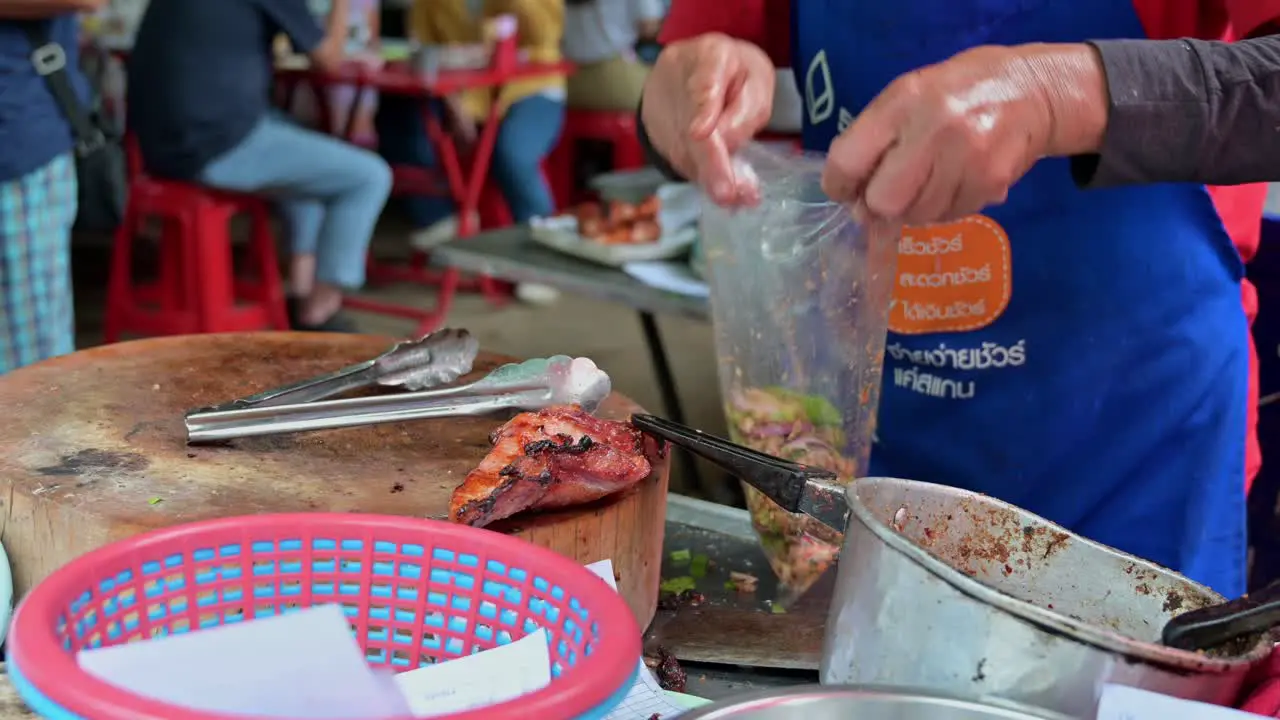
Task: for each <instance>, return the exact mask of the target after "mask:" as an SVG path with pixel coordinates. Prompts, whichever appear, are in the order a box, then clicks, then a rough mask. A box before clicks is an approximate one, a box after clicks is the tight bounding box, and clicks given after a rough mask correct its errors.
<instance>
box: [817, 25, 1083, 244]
mask: <svg viewBox="0 0 1280 720" xmlns="http://www.w3.org/2000/svg"><path fill="white" fill-rule="evenodd" d="M1106 108H1107V94H1106V88H1105V78H1104V76H1103V71H1102V68H1101V63H1100V61H1099V60H1098V58H1097V57H1096V54H1095V52H1094V51H1093V49H1092V48H1090V47H1089V46H1087V45H1025V46H1020V47H1013V48H1008V47H980V48H975V49H973V50H968V51H965V52H963V53H960V54H959V55H956V56H955V57H953V58H952V59H950V60H947V61H946V62H943V63H940V64H937V65H933V66H930V67H926V68H924V69H922V70H918V71H916V72H913V73H910V74H908V75H903V76H902V77H899V78H898V79H897V80H895V81H894V82H893V83H891V84H890V85H889V87H888V88H886V89H885V90H884V92H882V93H881V94H880V95H879V96H878V97H877V98H876V99H875V100H873V101H872V102H871V104H870V105H868V106H867V108H866V109H865V110H864V111H863V112H862V113H861V114H860V115H859V116H858V117H857V118H856V119H855V120H854V122H853V123H852V124H851V125H850V126H849V127H848V128H847V129H846V130H845V131H844V133H842V134H841V135H840V137H838V138H836V140H835V142H833V143H832V145H831V149H830V152H829V154H828V158H827V165H826V169H825V171H824V173H823V179H822V184H823V189H824V190H825V191H826V192H827V194H828V195H829V196H831V198H832V199H833V200H837V201H840V202H847V203H850V204H851V205H852V206H853V207H854V209H855V212H857V213H858V214H860V215H862V216H863V217H864V219H868V220H885V221H893V222H904V223H907V224H917V225H918V224H925V223H931V222H943V221H946V220H952V219H955V218H958V217H961V216H963V215H967V214H969V213H974V212H978V211H979V210H981V209H982V208H984V207H986V206H988V205H993V204H999V203H1002V202H1004V201H1005V199H1006V198H1007V197H1008V193H1009V188H1010V187H1011V186H1012V185H1013V184H1014V183H1015V182H1017V180H1018V179H1019V178H1021V177H1022V176H1023V175H1024V174H1025V173H1026V172H1027V171H1028V170H1030V169H1031V166H1032V165H1034V164H1035V163H1036V162H1037V161H1039V160H1040V159H1041V158H1042V157H1046V156H1050V155H1072V154H1078V153H1082V152H1088V151H1091V150H1094V149H1096V147H1097V145H1098V144H1099V143H1100V142H1101V137H1102V132H1103V130H1104V128H1105V125H1106Z"/></svg>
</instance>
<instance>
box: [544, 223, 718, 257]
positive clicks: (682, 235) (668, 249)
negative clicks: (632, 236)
mask: <svg viewBox="0 0 1280 720" xmlns="http://www.w3.org/2000/svg"><path fill="white" fill-rule="evenodd" d="M530 226H531V231H530V233H529V236H530V237H532V238H533V241H534V242H536V243H538V244H539V245H543V246H545V247H549V248H551V249H552V250H556V251H558V252H562V253H564V254H565V255H572V256H574V257H576V258H580V259H582V260H589V261H591V262H593V263H598V264H600V265H608V266H609V267H616V268H620V267H622V266H623V265H626V264H627V263H630V262H641V261H645V260H670V259H672V258H677V257H680V256H681V255H683V254H684V253H686V252H688V251H689V246H691V245H693V243H695V242H696V241H697V240H698V228H696V227H692V226H686V227H684V228H682V229H680V230H676V231H675V232H673V233H665V234H663V236H662V237H660V238H658V240H657V241H656V242H651V243H636V244H634V245H606V244H605V243H602V242H596V241H595V240H588V239H587V238H584V237H582V236H581V235H579V234H578V220H577V218H575V217H573V216H572V215H561V216H560V217H554V218H547V219H541V218H535V219H534V220H533V222H531V223H530Z"/></svg>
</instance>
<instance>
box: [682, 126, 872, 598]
mask: <svg viewBox="0 0 1280 720" xmlns="http://www.w3.org/2000/svg"><path fill="white" fill-rule="evenodd" d="M822 163H823V158H822V157H820V156H814V155H811V154H797V153H790V152H785V151H779V150H777V149H773V148H768V147H763V146H760V145H753V146H748V147H747V148H746V149H745V150H744V152H742V153H741V154H740V155H739V157H738V158H736V159H735V172H737V173H738V174H739V177H740V178H749V179H751V180H753V181H755V182H756V183H757V186H758V188H759V191H760V192H759V196H760V203H759V205H758V206H757V207H754V208H743V209H737V210H726V209H723V208H716V207H708V208H705V209H704V213H703V218H702V236H703V242H704V243H705V252H706V256H707V269H708V271H709V275H710V278H709V280H710V285H711V305H712V316H713V320H714V325H715V332H716V350H717V354H718V356H719V366H720V367H719V369H720V381H721V389H722V391H723V394H724V398H725V415H726V418H727V420H728V426H729V433H730V436H731V437H732V439H733V440H734V441H735V442H737V443H739V444H742V445H746V446H747V447H751V448H753V449H755V450H759V451H761V452H765V453H768V454H770V455H775V456H777V457H781V458H784V459H787V460H791V461H794V462H798V463H802V464H805V465H812V466H814V467H818V468H822V469H825V470H830V471H832V472H834V473H835V474H836V476H837V478H838V480H839V481H840V482H841V483H849V482H851V481H852V480H853V479H854V478H855V477H856V476H857V475H858V473H859V472H860V471H861V470H862V469H863V468H864V467H865V465H866V460H867V457H868V455H869V454H870V447H871V437H872V433H873V428H874V424H875V411H876V404H877V403H878V401H879V391H880V374H881V367H882V361H883V355H884V340H885V334H886V331H887V326H888V311H889V302H890V297H891V294H892V289H893V279H894V261H895V259H896V254H895V250H894V237H895V236H896V234H897V233H896V230H892V229H888V228H882V229H875V230H871V229H867V228H863V227H861V226H860V225H858V223H856V222H855V221H854V219H853V217H852V215H851V213H850V212H849V211H848V209H847V208H844V207H842V206H840V205H838V204H836V203H833V202H831V201H830V200H829V199H827V198H826V196H825V195H823V194H822V192H821V188H820V177H821V171H822ZM744 489H745V492H746V496H747V506H748V508H749V510H750V511H751V517H752V522H753V525H754V526H755V530H756V533H757V534H758V535H759V537H760V541H761V545H762V547H763V549H764V552H765V555H766V557H767V558H768V559H769V563H770V565H771V566H772V568H773V570H774V572H775V573H776V574H777V575H778V577H779V579H780V580H781V582H782V583H783V584H784V585H785V586H787V587H788V589H790V590H791V591H792V592H803V590H805V589H807V588H808V587H809V585H811V584H812V583H813V582H814V581H815V580H817V578H818V577H820V576H821V575H822V573H823V572H824V571H825V570H826V569H827V567H829V566H830V565H831V563H832V562H833V561H834V560H835V559H836V557H837V556H838V553H839V545H840V541H841V537H840V533H839V532H837V531H835V530H832V529H831V528H829V527H827V526H825V525H823V524H822V523H820V522H818V521H817V520H814V519H812V518H810V517H808V516H805V515H798V514H792V513H789V512H787V511H785V510H783V509H782V508H781V507H779V506H778V505H776V504H775V503H773V502H772V501H771V500H769V499H768V498H766V497H765V496H764V495H763V494H761V493H760V492H758V491H756V490H755V489H754V488H751V487H750V486H745V487H744Z"/></svg>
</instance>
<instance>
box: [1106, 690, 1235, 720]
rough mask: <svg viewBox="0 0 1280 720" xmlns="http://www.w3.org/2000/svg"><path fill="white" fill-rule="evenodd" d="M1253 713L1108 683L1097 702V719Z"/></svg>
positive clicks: (1184, 719)
mask: <svg viewBox="0 0 1280 720" xmlns="http://www.w3.org/2000/svg"><path fill="white" fill-rule="evenodd" d="M1257 717H1258V716H1257V715H1254V714H1252V713H1247V712H1242V711H1240V710H1233V709H1231V708H1224V707H1219V706H1217V705H1208V704H1206V703H1200V702H1192V701H1191V700H1182V699H1179V698H1174V697H1169V696H1168V695H1161V694H1159V693H1153V692H1150V691H1148V690H1139V689H1137V688H1131V687H1125V686H1123V685H1107V686H1105V687H1103V688H1102V699H1101V700H1100V701H1099V702H1098V720H1245V719H1246V718H1257Z"/></svg>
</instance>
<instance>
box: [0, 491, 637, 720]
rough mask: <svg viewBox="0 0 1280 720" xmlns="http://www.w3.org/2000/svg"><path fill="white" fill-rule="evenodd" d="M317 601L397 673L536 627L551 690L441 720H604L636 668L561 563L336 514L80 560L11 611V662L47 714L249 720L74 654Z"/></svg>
mask: <svg viewBox="0 0 1280 720" xmlns="http://www.w3.org/2000/svg"><path fill="white" fill-rule="evenodd" d="M328 603H337V604H340V605H341V606H342V608H343V609H344V611H345V612H346V614H347V617H348V618H349V619H350V621H351V625H352V631H353V632H354V634H355V636H356V638H357V640H358V641H359V642H360V644H361V646H362V647H363V648H364V650H365V655H366V657H367V658H368V660H369V662H370V663H371V664H374V665H387V666H390V667H392V668H394V669H396V670H407V669H411V668H416V667H419V666H420V665H422V664H427V663H432V662H437V661H442V660H448V659H450V658H455V657H460V656H463V655H469V654H471V653H472V652H473V651H474V650H475V649H477V648H478V649H488V648H491V647H494V646H496V645H499V644H505V643H507V642H511V641H513V640H517V639H519V638H521V637H523V636H525V635H526V634H528V633H530V632H533V631H536V630H537V629H538V628H545V629H546V630H547V632H548V634H549V636H550V648H549V649H550V651H551V658H552V681H551V684H550V685H549V686H548V687H546V688H544V689H542V690H540V691H538V692H535V693H531V694H529V695H526V696H523V697H521V698H519V699H517V700H513V701H511V702H506V703H502V704H498V705H494V706H491V707H488V708H483V709H477V710H472V711H468V712H465V713H457V714H454V715H449V716H447V717H448V718H450V720H481V719H483V720H505V719H508V718H509V719H511V720H526V719H527V718H539V719H540V720H542V719H548V720H550V719H556V718H561V719H565V720H568V719H570V718H578V719H584V720H585V719H586V718H599V717H603V715H604V714H605V713H607V712H608V711H609V710H610V709H612V707H613V706H614V705H615V704H616V703H617V702H618V701H619V700H620V699H621V697H622V696H624V695H625V693H626V690H627V688H628V687H629V686H630V684H631V682H632V678H633V677H634V673H635V672H636V668H637V665H638V662H639V657H640V629H639V627H638V626H637V624H636V621H635V619H634V617H632V615H631V611H630V609H629V608H628V607H627V605H626V603H625V602H624V601H623V599H622V597H621V596H620V595H618V594H617V593H616V592H614V590H613V589H612V588H610V587H609V586H608V585H606V584H605V583H604V582H602V581H601V580H600V579H599V578H598V577H596V576H594V575H593V574H592V573H591V572H590V571H589V570H587V569H586V568H584V567H582V566H581V565H579V564H577V563H575V562H573V561H572V560H569V559H567V558H565V557H562V556H560V555H557V554H555V553H553V552H551V551H549V550H545V549H543V548H539V547H535V546H533V545H530V544H529V543H526V542H524V541H522V540H519V539H516V538H512V537H508V536H506V535H501V534H499V533H494V532H489V531H487V530H478V529H475V528H470V527H465V526H461V525H455V524H452V523H445V522H437V521H432V520H419V519H414V518H405V517H389V516H381V515H347V514H297V515H256V516H250V517H237V518H226V519H222V520H212V521H207V522H199V523H193V524H190V525H182V526H178V527H174V528H169V529H166V530H160V531H156V532H150V533H146V534H143V535H138V536H137V537H134V538H130V539H128V540H125V541H122V542H118V543H115V544H113V545H109V546H107V547H104V548H101V549H99V550H96V551H94V552H91V553H88V554H86V555H83V556H81V557H79V558H77V559H75V560H73V561H72V562H70V563H68V564H67V565H65V566H64V567H62V568H61V569H59V570H58V571H56V572H55V573H53V574H52V575H50V576H49V577H48V579H46V580H45V581H44V582H42V583H40V584H39V586H37V587H36V588H35V589H34V590H32V591H31V593H30V594H29V595H28V596H27V597H26V599H25V600H24V601H23V602H22V604H21V605H20V606H19V608H18V611H17V613H16V614H15V616H14V621H13V629H12V631H11V633H10V636H9V645H8V657H9V662H10V666H11V671H12V672H13V675H14V680H15V685H17V686H18V688H19V692H20V693H22V695H23V698H24V699H25V700H26V701H27V702H28V704H30V705H31V706H32V707H33V709H35V710H36V711H37V712H40V713H41V715H43V716H44V717H48V718H58V719H59V720H61V719H62V718H84V719H88V720H245V718H244V716H230V715H224V714H218V713H209V712H197V711H193V710H191V709H187V708H181V707H177V706H173V705H169V704H167V703H162V702H158V701H155V700H151V699H148V698H144V697H141V696H138V695H135V694H133V693H131V692H128V691H126V690H123V689H121V688H119V687H116V686H113V685H110V684H107V683H105V682H103V681H101V680H99V679H97V678H95V677H94V676H92V675H89V674H87V673H85V672H84V671H82V670H80V668H79V666H78V665H77V663H76V653H77V652H78V651H79V650H81V649H84V648H94V647H99V646H107V645H118V644H122V643H125V642H129V641H133V640H137V639H148V638H153V637H160V636H164V635H168V634H171V633H184V632H189V631H195V630H200V629H202V628H207V627H214V626H217V625H221V624H224V623H233V622H241V621H244V620H249V619H253V618H256V617H265V616H270V615H274V614H277V613H281V612H289V611H290V610H292V609H297V608H302V607H306V606H309V605H312V604H328ZM406 720H408V719H406Z"/></svg>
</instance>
